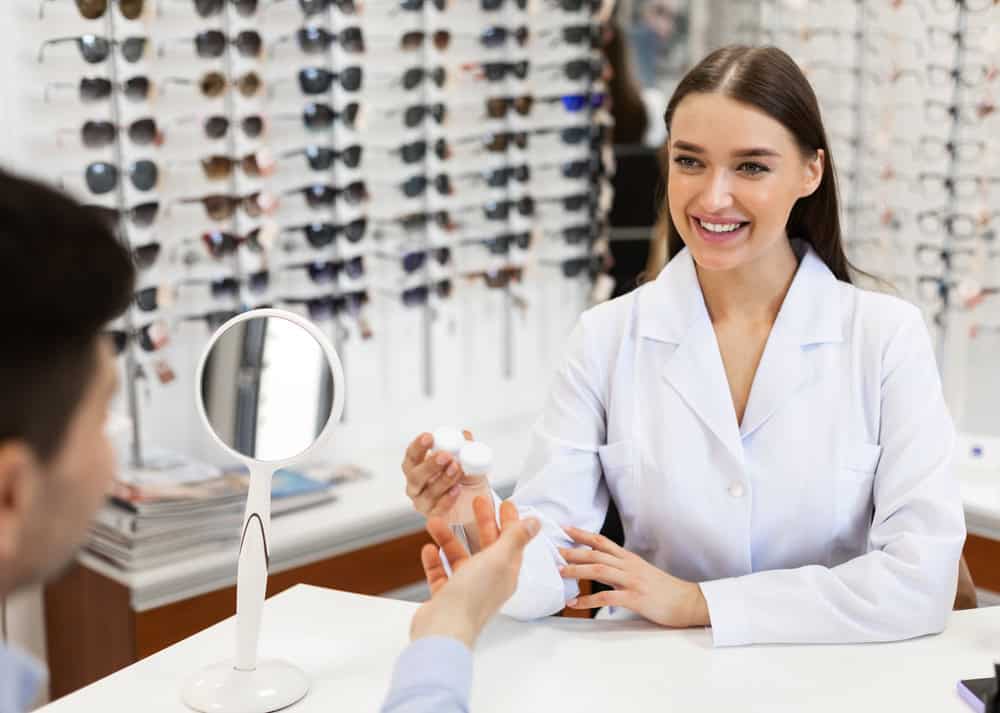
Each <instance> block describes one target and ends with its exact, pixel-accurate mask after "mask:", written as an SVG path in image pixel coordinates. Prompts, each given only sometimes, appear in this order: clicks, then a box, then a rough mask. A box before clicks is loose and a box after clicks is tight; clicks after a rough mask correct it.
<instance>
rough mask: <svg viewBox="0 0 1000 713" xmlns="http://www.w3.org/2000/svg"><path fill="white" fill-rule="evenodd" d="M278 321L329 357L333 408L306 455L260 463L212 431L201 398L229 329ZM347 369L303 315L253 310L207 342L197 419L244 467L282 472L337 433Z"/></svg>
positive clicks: (198, 379) (198, 381)
mask: <svg viewBox="0 0 1000 713" xmlns="http://www.w3.org/2000/svg"><path fill="white" fill-rule="evenodd" d="M270 317H273V318H277V319H285V320H288V321H289V322H291V323H292V324H295V325H296V326H298V327H301V328H302V329H304V330H306V332H308V333H309V335H310V336H311V337H312V338H313V339H315V340H316V342H317V343H318V344H319V346H320V347H321V348H322V349H323V354H324V356H325V357H326V360H327V363H328V364H329V365H330V372H331V373H330V377H331V379H332V386H333V404H332V406H331V408H330V417H329V418H328V419H327V422H326V425H325V426H324V427H323V430H322V431H321V432H320V433H319V435H318V436H316V438H315V440H314V441H313V442H312V445H310V446H309V447H308V448H306V449H305V450H304V451H301V452H299V453H296V454H294V455H292V456H290V457H288V458H284V459H282V460H259V459H257V458H254V457H252V456H248V455H245V454H243V453H240V452H239V451H237V450H235V449H234V448H232V447H231V446H230V445H229V444H227V443H226V442H224V441H223V440H222V439H221V438H220V437H219V434H217V433H216V432H215V428H213V427H212V423H211V421H210V420H209V418H208V413H207V412H206V411H205V402H204V400H203V398H202V393H201V391H202V379H203V378H204V376H205V366H206V365H207V364H208V357H209V355H210V354H211V353H212V349H213V347H214V346H215V344H216V342H218V341H219V339H220V338H221V337H222V335H223V334H225V333H226V332H227V331H228V330H229V328H230V327H233V326H235V325H237V324H239V323H240V322H247V321H249V320H251V319H257V318H270ZM344 388H345V384H344V367H343V365H342V364H341V361H340V357H339V356H338V355H337V350H336V349H334V348H333V344H332V343H331V342H330V339H329V338H328V337H327V336H326V335H325V334H323V332H322V331H321V330H320V328H319V327H318V326H317V325H316V324H315V323H314V322H312V321H311V320H309V319H306V318H305V317H302V316H301V315H298V314H295V313H294V312H289V311H287V310H282V309H272V308H268V309H252V310H248V311H246V312H242V313H240V314H238V315H236V316H235V317H233V318H232V319H230V320H229V321H228V322H226V323H225V324H223V325H222V326H221V327H219V328H218V329H217V330H215V333H214V334H213V335H212V336H211V338H210V339H209V340H208V343H207V344H206V345H205V347H204V349H203V350H202V353H201V358H200V359H199V360H198V370H197V372H196V373H195V382H194V392H195V404H196V406H197V409H198V416H199V418H200V419H201V422H202V425H203V426H204V427H205V429H206V430H207V431H208V433H209V435H210V436H211V437H212V440H213V441H214V442H215V443H216V444H217V445H218V446H219V447H220V448H222V449H223V450H224V451H225V452H226V453H228V454H229V455H231V456H233V457H234V458H238V459H239V460H241V461H243V462H245V463H264V464H267V465H268V466H273V467H274V469H275V470H277V469H279V468H281V467H282V466H284V465H290V464H292V463H294V462H297V461H300V460H304V459H306V458H308V457H309V456H310V455H312V453H313V452H314V451H315V450H316V449H318V448H319V447H320V446H322V445H323V444H324V443H325V442H326V441H328V440H329V439H330V436H331V435H332V434H333V431H334V429H335V428H336V427H337V424H339V423H340V418H341V416H342V415H343V413H344Z"/></svg>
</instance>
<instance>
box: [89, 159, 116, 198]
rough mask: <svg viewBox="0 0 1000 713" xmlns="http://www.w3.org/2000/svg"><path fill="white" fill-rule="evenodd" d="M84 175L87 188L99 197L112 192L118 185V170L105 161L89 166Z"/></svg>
mask: <svg viewBox="0 0 1000 713" xmlns="http://www.w3.org/2000/svg"><path fill="white" fill-rule="evenodd" d="M84 175H85V178H86V181H87V187H88V188H89V189H90V190H91V192H93V193H97V194H98V195H99V194H101V193H108V192H110V191H111V190H113V189H114V187H115V186H116V185H117V184H118V169H117V168H116V167H115V166H114V165H113V164H110V163H106V162H104V161H99V162H97V163H92V164H90V165H89V166H87V170H86V173H85V174H84Z"/></svg>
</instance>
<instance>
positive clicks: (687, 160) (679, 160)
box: [674, 156, 698, 168]
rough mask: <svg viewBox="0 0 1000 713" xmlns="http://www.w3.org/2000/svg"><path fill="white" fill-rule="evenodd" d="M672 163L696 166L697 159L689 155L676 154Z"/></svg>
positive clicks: (687, 166)
mask: <svg viewBox="0 0 1000 713" xmlns="http://www.w3.org/2000/svg"><path fill="white" fill-rule="evenodd" d="M674 163H676V164H677V165H678V166H680V167H681V168H697V167H698V160H697V159H693V158H691V157H690V156H677V157H675V158H674Z"/></svg>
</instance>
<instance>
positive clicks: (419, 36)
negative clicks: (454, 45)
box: [399, 30, 451, 51]
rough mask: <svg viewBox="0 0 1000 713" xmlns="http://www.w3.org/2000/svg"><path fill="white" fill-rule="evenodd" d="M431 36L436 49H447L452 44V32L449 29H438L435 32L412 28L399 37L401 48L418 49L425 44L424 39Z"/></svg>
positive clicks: (407, 49)
mask: <svg viewBox="0 0 1000 713" xmlns="http://www.w3.org/2000/svg"><path fill="white" fill-rule="evenodd" d="M427 37H429V38H430V40H431V42H432V43H433V44H434V47H435V49H438V50H446V49H448V45H450V44H451V33H450V32H448V30H436V31H434V32H424V31H423V30H410V31H409V32H405V33H403V36H402V37H401V38H400V39H399V48H400V49H401V50H404V51H411V50H418V49H420V48H421V47H423V46H424V39H425V38H427Z"/></svg>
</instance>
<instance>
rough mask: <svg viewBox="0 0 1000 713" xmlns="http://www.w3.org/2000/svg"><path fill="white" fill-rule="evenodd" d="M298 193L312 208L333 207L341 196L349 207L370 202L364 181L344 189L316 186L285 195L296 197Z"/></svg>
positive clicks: (296, 189)
mask: <svg viewBox="0 0 1000 713" xmlns="http://www.w3.org/2000/svg"><path fill="white" fill-rule="evenodd" d="M296 193H301V194H302V197H303V198H305V201H306V203H307V204H308V205H309V207H310V208H322V207H324V206H332V205H333V204H334V203H335V202H336V201H337V198H339V197H340V196H343V197H344V200H345V201H346V202H347V203H348V204H349V205H358V204H359V203H363V202H364V201H366V200H368V189H367V188H366V187H365V184H364V181H354V182H353V183H349V184H347V185H346V186H344V187H343V188H339V187H337V186H328V185H323V184H315V185H312V186H306V187H305V188H293V189H291V190H288V191H285V195H294V194H296Z"/></svg>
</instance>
